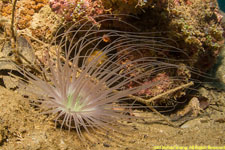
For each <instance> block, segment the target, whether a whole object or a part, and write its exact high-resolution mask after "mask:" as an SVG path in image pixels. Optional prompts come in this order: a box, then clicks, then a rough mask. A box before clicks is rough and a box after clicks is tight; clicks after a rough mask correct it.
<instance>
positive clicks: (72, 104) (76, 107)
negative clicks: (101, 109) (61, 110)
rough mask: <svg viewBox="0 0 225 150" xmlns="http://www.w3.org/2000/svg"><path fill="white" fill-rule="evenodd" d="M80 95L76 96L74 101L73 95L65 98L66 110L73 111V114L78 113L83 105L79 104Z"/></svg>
mask: <svg viewBox="0 0 225 150" xmlns="http://www.w3.org/2000/svg"><path fill="white" fill-rule="evenodd" d="M81 98H82V96H81V95H78V96H77V97H76V99H74V96H73V94H68V96H67V103H66V109H67V110H70V111H73V112H79V111H81V110H82V108H83V106H84V104H83V103H81Z"/></svg>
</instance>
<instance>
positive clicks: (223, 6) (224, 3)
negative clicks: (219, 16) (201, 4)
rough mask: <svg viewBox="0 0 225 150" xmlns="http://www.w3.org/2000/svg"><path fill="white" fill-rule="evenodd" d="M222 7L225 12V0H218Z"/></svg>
mask: <svg viewBox="0 0 225 150" xmlns="http://www.w3.org/2000/svg"><path fill="white" fill-rule="evenodd" d="M217 2H218V4H219V7H220V9H221V10H222V11H223V12H225V0H217Z"/></svg>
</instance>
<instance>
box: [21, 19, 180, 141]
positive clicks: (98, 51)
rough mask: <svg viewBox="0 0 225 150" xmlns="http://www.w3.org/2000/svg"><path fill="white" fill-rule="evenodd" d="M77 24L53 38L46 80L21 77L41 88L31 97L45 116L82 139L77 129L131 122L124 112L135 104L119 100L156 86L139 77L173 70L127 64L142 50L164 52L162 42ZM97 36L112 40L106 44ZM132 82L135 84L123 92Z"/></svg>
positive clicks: (144, 60)
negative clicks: (49, 116) (73, 130)
mask: <svg viewBox="0 0 225 150" xmlns="http://www.w3.org/2000/svg"><path fill="white" fill-rule="evenodd" d="M106 20H107V19H105V20H104V21H106ZM108 20H113V19H112V18H111V19H108ZM102 22H103V21H102ZM102 22H101V21H99V23H100V24H101V23H102ZM78 24H79V23H77V24H74V25H73V26H71V27H70V28H69V29H68V30H67V31H66V32H65V33H63V34H61V35H59V36H58V37H56V38H55V40H53V43H52V44H51V45H56V46H57V49H55V53H56V59H53V58H52V57H51V56H50V55H47V57H46V61H47V63H46V64H45V65H44V66H42V67H41V68H42V72H43V74H44V76H45V78H41V77H38V76H36V75H33V74H31V73H29V72H26V71H25V73H24V75H25V76H26V77H27V78H28V80H29V82H30V83H32V84H34V85H35V86H36V87H38V88H39V89H40V91H41V94H40V93H39V92H36V95H37V96H38V97H40V99H39V100H38V102H40V107H43V108H45V112H44V113H46V114H57V115H56V116H57V117H56V118H55V122H56V123H57V122H58V123H60V125H61V128H62V127H63V126H66V127H68V129H69V130H70V129H71V128H74V129H75V130H76V132H77V133H78V135H79V137H80V138H82V137H83V135H82V131H81V129H82V128H83V129H85V130H86V131H87V132H88V133H89V130H90V129H93V130H95V129H96V128H100V129H104V130H109V129H115V125H118V124H119V123H118V120H124V119H125V120H128V119H132V118H133V116H129V115H126V112H127V111H128V109H130V108H134V107H135V106H134V105H131V104H128V103H122V102H123V101H127V100H129V99H130V98H128V95H133V94H136V93H138V92H139V91H141V90H145V89H147V88H151V87H154V86H156V85H158V84H159V83H160V81H157V82H151V83H149V84H142V82H141V81H142V80H143V79H145V78H149V77H151V76H153V75H155V74H157V73H158V72H161V71H162V70H165V69H171V68H176V67H177V66H176V65H173V64H169V63H165V62H161V61H158V60H157V59H156V58H153V57H144V56H143V57H141V58H138V59H134V60H130V58H129V57H130V55H131V54H132V53H133V52H137V53H140V51H141V50H143V49H147V50H149V51H153V52H154V51H157V52H159V50H160V51H166V48H168V47H169V45H166V44H165V43H164V42H163V40H165V39H163V38H161V41H160V39H159V40H158V41H156V40H155V38H152V37H151V36H149V35H148V34H144V33H137V32H135V33H132V32H124V31H123V32H122V31H117V30H106V29H102V30H100V29H99V28H98V27H96V25H92V24H91V23H90V22H88V21H87V22H82V24H81V25H79V26H78ZM102 35H104V36H107V38H110V39H112V40H111V41H110V42H105V39H104V38H102V37H103V36H102ZM59 37H60V39H59ZM78 37H79V38H78ZM175 50H176V49H175ZM124 54H126V55H124ZM140 55H142V54H140ZM90 58H91V59H90ZM122 60H126V63H121V62H123V61H122ZM140 70H141V71H140ZM131 74H135V76H131ZM131 82H132V83H136V85H137V86H134V87H130V88H127V85H128V84H129V83H131ZM124 112H125V113H124Z"/></svg>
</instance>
